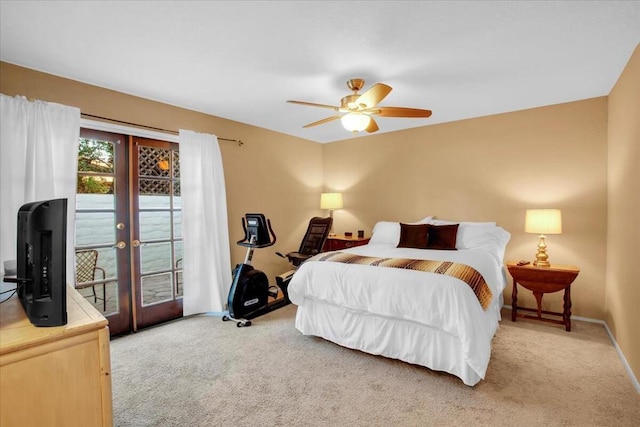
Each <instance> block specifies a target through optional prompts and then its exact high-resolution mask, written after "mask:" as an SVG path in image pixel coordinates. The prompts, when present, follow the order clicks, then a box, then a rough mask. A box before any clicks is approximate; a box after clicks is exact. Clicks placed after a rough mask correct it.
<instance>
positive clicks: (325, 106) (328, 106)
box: [287, 100, 339, 111]
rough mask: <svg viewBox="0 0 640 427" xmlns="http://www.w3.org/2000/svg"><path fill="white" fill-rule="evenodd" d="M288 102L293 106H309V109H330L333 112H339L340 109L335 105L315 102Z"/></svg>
mask: <svg viewBox="0 0 640 427" xmlns="http://www.w3.org/2000/svg"><path fill="white" fill-rule="evenodd" d="M287 102H289V103H291V104H300V105H308V106H309V107H320V108H328V109H330V110H333V111H338V110H339V108H338V107H334V106H333V105H327V104H316V103H315V102H305V101H292V100H288V101H287Z"/></svg>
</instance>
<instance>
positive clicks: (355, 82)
mask: <svg viewBox="0 0 640 427" xmlns="http://www.w3.org/2000/svg"><path fill="white" fill-rule="evenodd" d="M347 86H348V87H349V89H351V90H352V91H353V93H352V94H351V95H347V96H345V97H343V98H342V99H341V100H340V106H339V107H335V106H333V105H327V104H316V103H314V102H305V101H292V100H288V101H287V102H290V103H292V104H300V105H308V106H310V107H320V108H327V109H330V110H334V111H337V112H339V113H342V114H336V115H335V116H331V117H327V118H325V119H322V120H318V121H317V122H313V123H309V124H307V125H304V126H303V127H305V128H309V127H312V126H317V125H321V124H324V123H328V122H331V121H333V120H337V119H340V120H341V122H342V125H343V126H344V127H345V129H347V130H350V131H352V132H360V131H363V130H364V131H367V132H369V133H373V132H376V131H377V130H378V129H379V128H378V124H377V123H376V121H375V120H374V119H373V117H372V116H380V117H410V118H422V117H429V116H431V110H421V109H418V108H404V107H379V106H378V103H380V101H382V100H383V99H384V98H385V97H386V96H387V95H389V92H391V86H388V85H386V84H384V83H376V84H375V85H373V86H371V87H370V88H369V89H368V90H367V91H366V92H364V93H363V94H359V93H358V91H359V90H360V89H362V88H363V87H364V80H363V79H351V80H349V81H348V82H347Z"/></svg>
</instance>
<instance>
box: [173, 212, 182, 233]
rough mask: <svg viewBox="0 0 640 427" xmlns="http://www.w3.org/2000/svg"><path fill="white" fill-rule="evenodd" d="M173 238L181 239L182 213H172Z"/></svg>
mask: <svg viewBox="0 0 640 427" xmlns="http://www.w3.org/2000/svg"><path fill="white" fill-rule="evenodd" d="M173 237H174V238H177V239H179V238H181V237H182V211H173Z"/></svg>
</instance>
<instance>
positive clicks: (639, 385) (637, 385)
mask: <svg viewBox="0 0 640 427" xmlns="http://www.w3.org/2000/svg"><path fill="white" fill-rule="evenodd" d="M502 308H506V309H507V310H511V309H512V307H511V306H510V305H503V306H502ZM571 319H572V320H580V321H582V322H590V323H599V324H601V325H603V326H604V329H605V330H606V331H607V334H608V335H609V339H610V340H611V343H613V348H615V349H616V352H618V357H619V358H620V360H621V361H622V365H623V366H624V369H626V370H627V375H629V379H630V380H631V384H633V386H634V387H635V389H636V391H637V392H638V394H640V382H638V379H637V378H636V376H635V375H634V374H633V371H632V370H631V366H629V363H628V362H627V358H626V357H624V353H622V349H620V346H619V345H618V343H617V342H616V339H615V338H614V337H613V334H612V333H611V329H609V325H607V322H605V321H604V320H600V319H591V318H589V317H580V316H571Z"/></svg>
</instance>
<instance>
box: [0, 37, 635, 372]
mask: <svg viewBox="0 0 640 427" xmlns="http://www.w3.org/2000/svg"><path fill="white" fill-rule="evenodd" d="M639 63H640V54H639V53H638V50H637V49H636V52H635V54H634V56H633V57H632V59H631V60H630V62H629V65H628V66H627V69H626V70H625V72H624V73H623V75H622V76H621V78H620V80H619V82H618V84H617V85H616V87H615V88H614V90H613V91H612V93H611V96H610V98H609V99H608V100H607V98H606V97H602V98H594V99H589V100H584V101H578V102H572V103H567V104H561V105H554V106H550V107H543V108H536V109H531V110H525V111H518V112H513V113H507V114H500V115H495V116H489V117H482V118H478V119H471V120H464V121H459V122H454V123H446V124H439V125H434V126H427V127H421V128H415V129H410V130H406V131H400V132H393V133H389V134H379V135H372V136H367V137H363V138H354V139H349V140H344V141H340V142H336V143H331V144H325V145H321V144H316V143H313V142H310V141H306V140H302V139H300V138H295V137H291V136H287V135H283V134H279V133H276V132H271V131H268V130H265V129H261V128H256V127H253V126H249V125H245V124H242V123H238V122H234V121H230V120H225V119H221V118H218V117H214V116H210V115H207V114H202V113H197V112H194V111H189V110H186V109H182V108H177V107H173V106H170V105H166V104H161V103H157V102H153V101H148V100H145V99H141V98H137V97H133V96H129V95H125V94H122V93H118V92H114V91H110V90H107V89H102V88H98V87H95V86H90V85H86V84H82V83H78V82H74V81H71V80H67V79H62V78H58V77H55V76H51V75H48V74H43V73H39V72H36V71H32V70H28V69H24V68H20V67H16V66H14V65H10V64H6V63H2V62H0V92H2V93H4V94H6V95H17V94H20V95H25V96H28V97H33V98H37V99H43V100H47V101H52V102H59V103H62V104H66V105H73V106H77V107H79V108H80V109H81V110H82V111H83V112H86V113H90V114H95V115H100V116H105V117H110V118H114V119H119V120H123V121H127V122H133V123H139V124H141V125H147V126H154V127H160V128H165V129H179V128H184V129H191V130H195V131H198V132H208V133H214V134H217V135H219V136H221V137H228V138H236V139H242V140H243V141H244V142H245V145H244V146H243V147H238V146H237V145H236V144H234V143H230V142H224V141H221V142H220V145H221V150H222V156H223V162H224V168H225V178H226V182H227V199H228V209H229V221H230V224H229V231H230V237H231V241H232V243H231V249H232V263H233V264H235V263H237V262H240V261H241V260H242V256H243V250H242V248H240V247H238V246H237V245H235V244H234V243H233V242H235V241H236V240H238V239H240V238H241V237H242V232H241V225H240V218H241V217H242V215H243V214H244V213H245V212H251V211H258V212H264V213H265V214H267V216H269V217H270V218H271V220H272V222H273V226H274V229H275V231H276V233H277V234H278V238H279V241H278V243H277V244H276V246H274V247H272V248H268V249H264V250H260V251H257V253H256V257H255V261H256V265H259V266H260V268H261V269H263V270H265V271H266V273H267V274H268V276H269V277H270V278H273V276H274V275H276V274H279V273H281V272H282V271H284V270H285V269H287V264H286V262H284V261H281V260H280V259H279V258H277V257H276V256H275V255H274V252H275V251H276V250H279V251H281V252H286V251H289V250H292V249H297V246H298V244H299V241H300V238H301V237H302V234H303V233H304V229H305V227H306V223H307V221H308V218H309V217H311V216H314V215H317V214H319V213H320V211H319V210H318V208H317V206H318V199H319V197H318V196H319V193H320V192H321V190H322V189H324V190H338V191H342V192H344V199H345V209H342V210H339V211H336V212H335V228H336V231H337V232H344V231H354V232H355V231H356V230H358V229H365V230H366V233H367V234H368V235H369V234H370V233H371V229H372V227H373V225H374V224H375V222H376V221H378V220H395V221H413V220H417V219H420V218H422V217H424V216H427V215H437V216H438V217H440V218H443V219H453V220H472V221H488V220H492V221H497V222H498V224H499V225H501V226H503V227H504V228H505V229H507V230H508V231H509V232H510V233H511V234H512V238H511V241H510V243H509V245H508V248H507V254H506V258H507V259H529V260H531V259H533V256H534V254H535V250H536V244H537V238H536V236H534V235H528V234H525V233H524V231H523V229H524V211H525V209H527V208H532V207H556V208H560V209H562V211H563V220H564V221H563V222H564V224H563V227H564V233H563V234H562V235H557V236H549V237H548V239H547V241H548V245H549V254H550V259H551V261H552V263H560V264H569V265H576V266H578V267H580V269H581V273H580V276H579V277H578V279H577V280H576V282H575V286H574V287H573V313H574V315H577V316H584V317H590V318H596V319H606V321H607V323H608V324H609V326H610V328H611V329H612V331H613V332H614V335H615V337H616V339H617V340H618V343H619V344H620V347H621V348H622V350H623V352H624V353H625V355H626V357H627V359H628V361H629V363H630V364H631V366H632V368H633V369H634V372H635V374H636V377H638V376H640V375H639V374H640V342H639V338H638V337H639V336H640V335H639V334H638V333H637V331H638V330H639V328H640V316H638V315H637V312H638V311H637V305H638V302H640V298H639V296H638V295H639V292H640V291H639V287H638V286H637V279H636V278H637V277H639V274H638V273H639V271H638V268H639V267H638V263H637V262H636V261H635V259H634V253H635V246H636V242H637V241H638V237H639V236H638V230H639V228H638V226H637V219H636V216H637V213H638V211H639V209H638V207H639V206H638V203H639V202H638V197H639V196H638V194H640V191H639V188H638V186H639V183H640V177H639V176H638V171H637V167H634V166H635V165H636V164H637V163H638V160H639V154H638V150H639V145H640V144H639V138H640V136H639V135H640V130H639V126H640V125H639V123H640V120H639V118H638V113H637V111H640V106H639V105H638V102H639V100H640V96H638V93H639V91H640V89H639V88H640V81H639V77H638V76H639V75H640V74H639V70H638V69H639V67H640V64H639ZM434 114H437V111H436V112H435V113H434ZM608 115H609V123H608V122H607V120H608ZM384 120H385V119H380V126H381V127H382V128H384ZM607 139H608V140H609V147H608V150H607ZM607 155H608V156H609V160H608V163H607ZM607 165H608V168H609V169H608V172H607ZM607 173H608V174H607ZM607 187H608V193H609V200H608V201H607ZM292 196H295V197H292ZM607 207H608V209H609V218H607ZM607 233H608V238H607ZM634 233H635V234H634ZM607 245H608V246H607ZM607 248H608V249H609V251H608V257H607ZM607 259H608V264H607ZM607 265H608V270H607V269H606V268H605V267H607ZM605 282H607V285H606V286H605ZM510 292H511V286H509V287H508V288H507V289H506V290H505V301H506V302H507V303H508V302H509V301H510ZM605 296H606V299H605ZM605 301H606V302H605ZM524 302H525V304H527V305H530V306H533V305H534V300H533V298H532V297H528V298H526V299H525V301H524ZM561 305H562V299H561V295H560V294H553V295H548V296H546V297H545V308H546V309H550V310H554V311H559V310H561Z"/></svg>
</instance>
